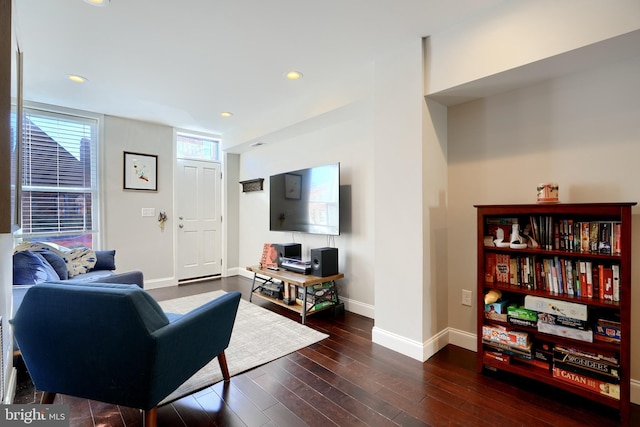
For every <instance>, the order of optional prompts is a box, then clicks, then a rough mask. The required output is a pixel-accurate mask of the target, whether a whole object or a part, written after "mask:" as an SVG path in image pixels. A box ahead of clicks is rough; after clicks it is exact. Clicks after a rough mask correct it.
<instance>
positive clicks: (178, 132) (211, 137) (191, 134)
mask: <svg viewBox="0 0 640 427" xmlns="http://www.w3.org/2000/svg"><path fill="white" fill-rule="evenodd" d="M180 136H185V137H188V138H194V139H199V140H207V141H212V142H214V143H215V149H213V151H214V157H213V158H206V157H198V156H189V155H184V154H181V153H180V150H179V142H178V139H179V137H180ZM173 140H174V146H175V150H176V156H175V158H176V159H187V160H200V161H203V162H214V163H220V146H221V145H222V140H221V138H220V135H215V134H209V133H204V132H197V131H191V130H186V129H175V131H174V138H173Z"/></svg>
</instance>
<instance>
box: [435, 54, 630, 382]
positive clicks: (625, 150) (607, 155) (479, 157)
mask: <svg viewBox="0 0 640 427" xmlns="http://www.w3.org/2000/svg"><path fill="white" fill-rule="evenodd" d="M638 76H640V52H639V56H638V57H635V58H633V59H630V60H625V61H622V62H618V63H614V64H606V65H603V66H601V67H599V68H596V69H592V70H589V71H586V72H582V73H577V74H572V75H568V76H566V77H563V78H558V79H554V80H551V81H546V82H543V83H540V84H538V85H535V86H531V87H527V88H523V89H519V90H516V91H512V92H508V93H504V94H501V95H496V96H493V97H489V98H486V99H483V100H479V101H475V102H470V103H466V104H463V105H460V106H457V107H453V108H450V109H449V211H448V213H449V224H450V228H449V236H450V237H449V244H450V245H451V246H452V250H451V253H452V254H453V253H455V254H456V255H455V258H453V259H451V262H450V265H449V279H450V280H449V289H450V291H451V295H452V296H453V297H452V298H451V301H450V312H451V315H450V316H449V325H450V326H451V327H452V328H456V329H461V330H465V331H468V332H473V331H475V320H476V319H475V308H473V309H466V308H464V307H461V306H460V301H459V300H458V298H457V296H458V295H460V292H461V289H463V288H467V289H473V286H474V284H475V268H460V265H461V264H462V265H469V266H471V265H475V259H474V258H475V256H476V254H475V246H474V242H473V241H469V238H468V237H469V236H473V235H474V233H475V232H476V222H475V221H476V211H475V209H474V208H473V205H474V204H490V203H532V202H535V197H536V183H538V182H544V181H557V182H558V183H559V184H560V200H561V201H562V202H611V201H630V202H640V187H639V186H638V182H640V169H639V168H638V159H639V158H640V144H639V142H640V120H638V118H639V117H640V85H639V84H638ZM632 212H633V222H634V224H633V227H634V228H635V230H634V233H633V242H632V249H633V251H634V253H638V251H640V232H639V231H638V226H640V223H638V218H639V215H640V208H638V207H635V208H633V211H632ZM464 241H468V243H469V244H458V245H456V246H455V248H453V245H454V244H455V242H464ZM634 260H635V261H633V271H632V282H633V291H632V293H633V300H632V307H638V306H640V261H638V257H634ZM454 313H455V314H454ZM639 322H640V312H638V310H633V309H632V326H631V329H632V334H635V333H636V332H637V331H636V328H635V326H634V325H638V324H639ZM632 346H633V347H632V355H631V360H632V370H631V377H632V378H635V379H640V363H639V362H638V361H639V360H640V342H637V340H632Z"/></svg>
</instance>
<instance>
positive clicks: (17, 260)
mask: <svg viewBox="0 0 640 427" xmlns="http://www.w3.org/2000/svg"><path fill="white" fill-rule="evenodd" d="M51 280H60V277H59V276H58V274H57V273H56V271H55V270H54V269H53V267H52V266H51V265H50V264H49V263H48V262H47V261H46V260H45V259H44V258H43V257H41V256H38V254H35V253H33V252H30V251H20V252H16V253H14V254H13V284H14V285H37V284H38V283H42V282H46V281H51Z"/></svg>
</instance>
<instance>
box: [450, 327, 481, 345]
mask: <svg viewBox="0 0 640 427" xmlns="http://www.w3.org/2000/svg"><path fill="white" fill-rule="evenodd" d="M476 337H477V335H476V334H472V333H469V332H466V331H461V330H459V329H454V328H449V344H453V345H456V346H458V347H462V348H464V349H466V350H470V351H477V350H478V341H477V338H476Z"/></svg>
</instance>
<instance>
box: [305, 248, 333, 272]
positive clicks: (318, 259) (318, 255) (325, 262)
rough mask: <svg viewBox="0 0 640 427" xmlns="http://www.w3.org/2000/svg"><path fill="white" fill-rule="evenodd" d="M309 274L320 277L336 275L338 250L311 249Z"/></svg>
mask: <svg viewBox="0 0 640 427" xmlns="http://www.w3.org/2000/svg"><path fill="white" fill-rule="evenodd" d="M311 274H312V275H314V276H320V277H326V276H333V275H334V274H338V248H316V249H311Z"/></svg>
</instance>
